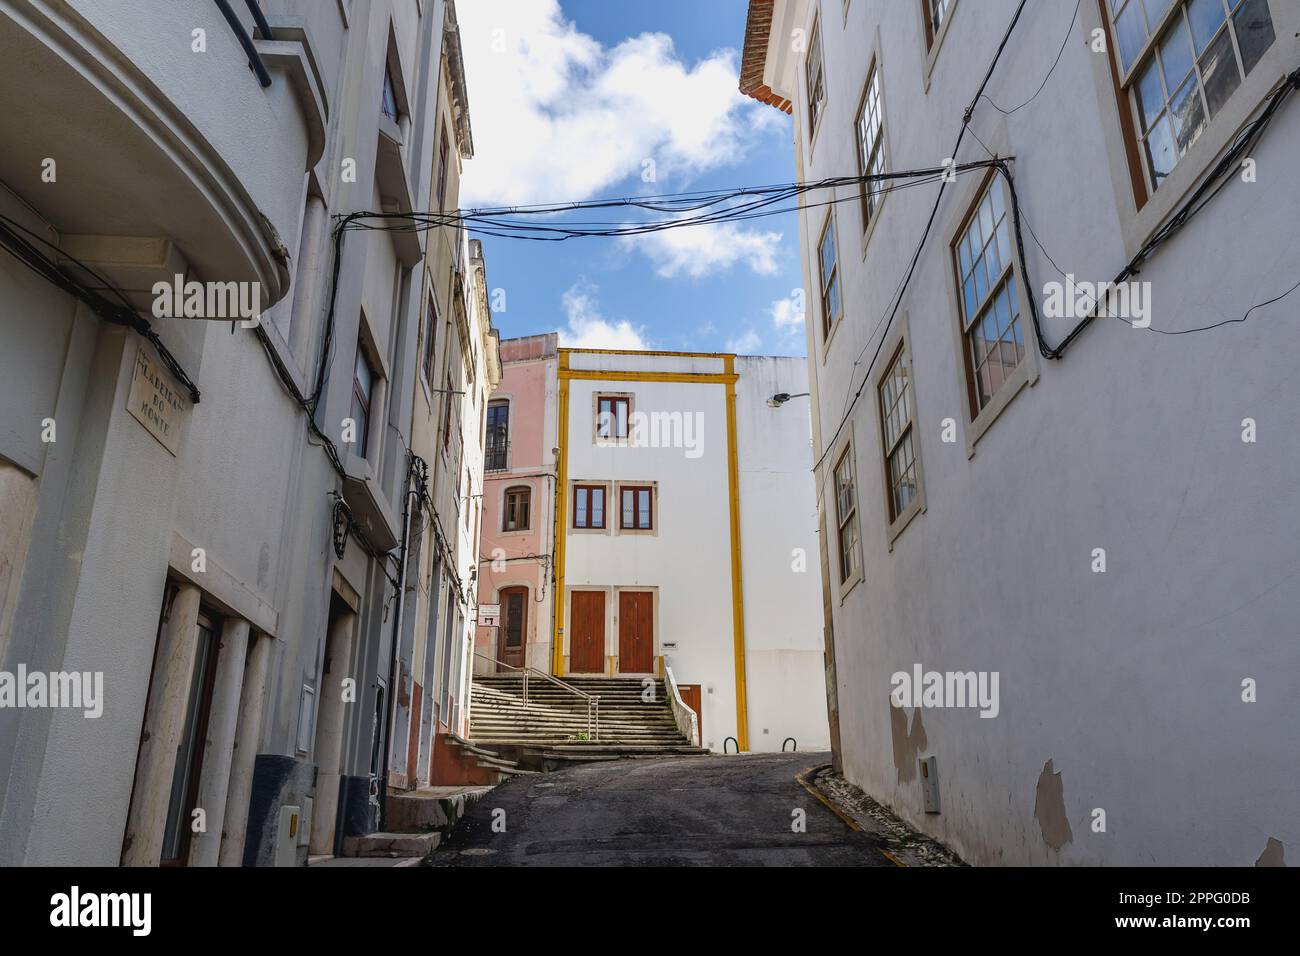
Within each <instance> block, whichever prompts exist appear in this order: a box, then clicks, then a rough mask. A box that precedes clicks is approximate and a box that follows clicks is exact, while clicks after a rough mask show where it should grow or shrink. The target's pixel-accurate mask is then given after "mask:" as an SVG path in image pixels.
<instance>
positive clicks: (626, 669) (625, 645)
mask: <svg viewBox="0 0 1300 956" xmlns="http://www.w3.org/2000/svg"><path fill="white" fill-rule="evenodd" d="M653 597H654V595H653V594H651V593H650V592H649V591H620V592H619V593H618V670H619V673H620V674H650V673H653V672H654V667H655V661H654V654H655V647H654V644H655V634H654V618H653V616H652V612H651V609H650V608H651V599H652V598H653Z"/></svg>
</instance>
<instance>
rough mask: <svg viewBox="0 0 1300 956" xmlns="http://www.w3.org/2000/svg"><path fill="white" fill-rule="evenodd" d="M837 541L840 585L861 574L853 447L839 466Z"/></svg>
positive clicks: (839, 462) (836, 483) (844, 454)
mask: <svg viewBox="0 0 1300 956" xmlns="http://www.w3.org/2000/svg"><path fill="white" fill-rule="evenodd" d="M834 479H835V520H836V541H837V543H838V545H839V553H840V584H845V583H847V582H848V581H849V580H850V579H852V578H853V577H855V576H856V575H857V574H858V573H859V564H858V562H859V557H858V490H857V483H856V481H855V480H854V470H853V448H852V446H850V447H848V448H846V449H845V450H844V453H843V454H842V455H840V458H839V461H837V462H836V463H835V471H834Z"/></svg>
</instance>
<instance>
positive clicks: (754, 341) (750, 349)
mask: <svg viewBox="0 0 1300 956" xmlns="http://www.w3.org/2000/svg"><path fill="white" fill-rule="evenodd" d="M762 344H763V339H762V338H761V337H760V336H759V334H758V333H757V332H755V331H754V330H753V329H748V330H747V331H746V332H745V333H744V334H742V335H739V336H737V337H736V338H734V339H728V340H727V351H728V352H735V353H736V354H737V355H753V354H754V353H755V352H756V351H758V347H759V346H760V345H762Z"/></svg>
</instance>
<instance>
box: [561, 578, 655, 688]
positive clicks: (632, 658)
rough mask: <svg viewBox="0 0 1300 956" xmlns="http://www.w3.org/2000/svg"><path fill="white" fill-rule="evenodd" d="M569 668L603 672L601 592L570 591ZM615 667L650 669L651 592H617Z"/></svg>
mask: <svg viewBox="0 0 1300 956" xmlns="http://www.w3.org/2000/svg"><path fill="white" fill-rule="evenodd" d="M569 628H570V631H569V672H570V673H572V674H603V673H605V592H604V591H574V592H573V601H572V613H571V614H570V615H569ZM618 671H619V673H621V674H652V673H654V593H653V592H651V591H620V592H618Z"/></svg>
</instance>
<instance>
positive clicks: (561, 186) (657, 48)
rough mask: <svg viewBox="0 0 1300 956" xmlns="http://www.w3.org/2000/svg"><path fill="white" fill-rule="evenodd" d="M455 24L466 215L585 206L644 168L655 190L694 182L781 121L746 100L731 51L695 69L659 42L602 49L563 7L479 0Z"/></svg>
mask: <svg viewBox="0 0 1300 956" xmlns="http://www.w3.org/2000/svg"><path fill="white" fill-rule="evenodd" d="M457 14H458V19H459V21H460V32H461V43H462V47H463V49H464V54H465V72H466V84H467V86H468V88H469V101H470V118H471V122H472V125H473V133H474V147H475V155H476V158H475V159H473V160H471V161H470V162H469V164H468V165H467V167H466V172H465V180H464V183H463V185H462V188H461V194H462V205H487V204H507V205H513V204H518V205H522V204H526V203H535V202H555V201H567V200H579V199H586V198H590V197H592V196H594V195H596V194H597V193H598V192H599V191H600V190H602V189H604V188H606V187H609V186H612V185H614V184H615V183H618V182H620V181H622V180H624V179H627V178H629V177H631V176H637V177H640V176H641V175H642V173H643V170H644V168H645V167H643V161H644V160H647V159H649V160H653V161H654V164H655V165H654V169H655V173H656V177H657V179H658V180H660V181H666V180H667V179H669V178H675V179H680V178H683V177H690V176H692V175H695V174H698V173H700V172H703V171H706V170H709V169H714V168H717V167H719V166H723V165H726V164H728V163H732V162H736V161H738V160H739V159H741V158H742V156H743V154H744V152H745V148H746V146H747V144H749V143H752V142H753V141H754V139H755V137H756V136H757V135H760V134H761V133H762V132H764V131H766V130H770V129H772V128H773V126H774V125H777V124H780V123H782V122H783V121H782V119H781V117H780V114H778V113H777V112H776V111H775V110H772V109H770V108H767V107H764V106H761V105H760V104H758V103H755V102H754V101H753V100H750V99H748V98H747V97H745V96H743V95H742V94H741V93H740V91H739V90H738V88H737V86H738V83H737V75H738V55H737V54H736V52H735V51H733V50H721V51H718V52H715V53H713V54H711V55H710V56H708V57H707V58H705V59H703V60H700V61H698V62H696V63H694V64H690V65H688V64H686V63H685V62H683V61H682V60H681V59H680V58H679V57H678V56H677V54H676V51H675V50H674V49H673V43H672V40H671V38H669V37H668V36H666V35H664V34H660V33H645V34H641V35H640V36H635V37H630V38H629V39H627V40H624V41H622V42H621V43H619V44H617V45H616V46H613V47H605V46H603V45H602V44H601V43H600V42H598V41H597V40H595V39H593V38H592V37H590V36H588V35H587V34H585V33H582V32H580V31H579V30H578V29H577V28H576V26H575V25H574V24H573V23H572V22H571V21H569V20H567V19H566V18H565V17H564V14H563V12H562V11H561V10H560V7H559V3H558V2H557V0H472V2H470V3H464V4H461V5H460V7H459V8H458V10H457ZM674 187H675V188H679V187H680V184H679V183H675V184H674ZM647 191H660V192H663V191H668V190H667V189H657V190H656V189H655V188H654V187H653V186H648V187H647Z"/></svg>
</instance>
